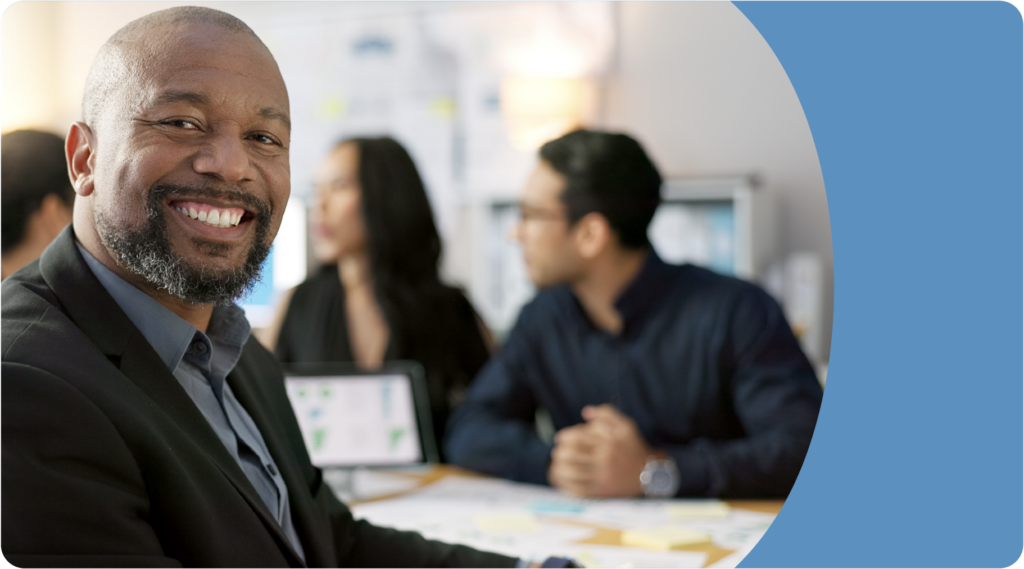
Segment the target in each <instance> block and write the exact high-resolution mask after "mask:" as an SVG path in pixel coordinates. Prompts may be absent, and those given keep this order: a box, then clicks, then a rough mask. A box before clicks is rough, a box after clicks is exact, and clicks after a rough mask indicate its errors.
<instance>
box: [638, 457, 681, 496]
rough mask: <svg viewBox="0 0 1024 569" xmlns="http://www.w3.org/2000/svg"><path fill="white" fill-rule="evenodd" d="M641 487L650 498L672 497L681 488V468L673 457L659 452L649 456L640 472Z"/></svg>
mask: <svg viewBox="0 0 1024 569" xmlns="http://www.w3.org/2000/svg"><path fill="white" fill-rule="evenodd" d="M640 487H641V488H643V490H644V496H646V497H648V498H671V497H672V496H675V495H676V491H677V490H679V469H678V468H676V461H674V460H672V457H670V456H668V455H666V454H662V453H658V454H652V455H651V456H648V457H647V464H646V465H644V470H643V472H641V473H640Z"/></svg>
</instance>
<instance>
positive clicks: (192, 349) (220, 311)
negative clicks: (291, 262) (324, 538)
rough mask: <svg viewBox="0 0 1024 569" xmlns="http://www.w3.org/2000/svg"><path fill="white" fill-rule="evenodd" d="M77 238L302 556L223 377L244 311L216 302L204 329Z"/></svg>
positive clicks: (272, 471)
mask: <svg viewBox="0 0 1024 569" xmlns="http://www.w3.org/2000/svg"><path fill="white" fill-rule="evenodd" d="M75 244H76V245H77V246H78V250H79V251H81V253H82V257H83V258H84V259H85V262H86V263H87V264H88V265H89V268H90V269H91V270H92V272H93V274H94V275H96V278H97V279H99V281H100V283H101V284H102V285H103V287H104V288H106V289H107V292H108V293H110V296H112V297H113V298H114V300H115V301H116V302H117V304H118V305H119V306H120V307H121V310H124V312H125V314H127V315H128V318H129V319H130V320H131V321H132V323H133V324H135V327H136V328H138V329H139V331H140V332H142V335H143V336H144V337H145V338H146V340H147V341H148V342H149V343H150V345H151V346H153V349H154V350H156V353H157V355H159V356H160V359H161V360H163V362H164V363H165V364H166V365H167V367H168V369H170V370H171V372H172V373H173V374H174V377H175V378H176V379H177V380H178V382H179V383H180V384H181V386H182V388H184V389H185V392H186V393H188V395H189V397H191V398H192V401H193V402H195V404H196V407H198V408H199V410H200V411H201V412H202V414H203V416H204V417H206V420H207V421H208V422H209V423H210V426H211V427H213V430H214V432H215V433H217V437H218V438H220V440H221V442H223V443H224V446H225V447H227V449H228V452H229V453H231V456H232V457H234V459H235V460H236V461H237V462H238V464H239V466H241V468H242V472H244V473H245V475H246V477H247V478H248V479H249V481H250V482H252V485H253V487H254V488H256V491H257V492H258V493H259V495H260V498H262V499H263V502H264V503H265V504H266V505H267V508H268V509H269V510H270V513H271V514H273V516H274V517H275V518H276V519H277V522H278V523H279V524H280V525H281V528H282V529H283V530H284V532H285V535H287V536H288V539H289V540H290V541H291V543H292V545H293V546H294V547H295V550H296V551H297V552H298V554H299V556H300V557H303V559H305V555H304V553H303V550H302V544H301V543H300V542H299V538H298V536H297V535H296V534H295V527H294V526H293V525H292V516H291V507H290V506H289V504H288V489H287V488H286V487H285V485H284V479H283V478H281V473H280V472H279V471H278V469H277V465H275V464H274V459H273V458H272V457H271V456H270V452H269V451H268V450H267V445H266V443H264V442H263V437H262V436H261V435H260V431H259V429H258V428H256V424H255V423H253V421H252V418H251V417H250V416H249V413H247V412H246V410H245V409H244V408H243V407H242V405H241V404H240V403H239V402H238V400H237V399H235V396H234V394H233V393H232V392H231V386H230V385H228V383H227V382H226V381H225V378H226V377H227V375H228V373H230V372H231V370H232V369H234V367H235V364H237V363H238V360H239V358H241V357H242V348H243V347H244V346H245V342H246V340H248V339H249V333H250V328H249V322H248V320H246V319H245V313H244V312H243V311H242V309H241V308H239V307H238V306H235V305H231V306H218V307H216V308H214V309H213V316H212V317H211V318H210V325H209V326H208V327H207V330H206V332H207V333H206V334H204V333H202V332H200V331H199V330H197V329H196V328H195V326H192V325H191V324H189V323H188V322H186V321H185V320H183V319H182V318H180V317H179V316H178V315H176V314H174V313H173V312H171V311H170V310H169V309H167V308H166V307H164V306H163V305H162V304H160V303H159V302H157V301H156V300H154V299H153V297H151V296H149V295H148V294H146V293H144V292H142V291H141V290H139V289H137V288H135V287H134V286H132V285H131V284H129V283H128V282H126V281H125V280H124V279H122V278H121V277H119V276H117V275H116V274H114V272H113V271H111V270H110V269H108V268H107V267H105V266H104V265H103V264H102V263H100V262H99V261H98V260H96V258H95V257H93V256H92V255H91V254H90V253H89V252H88V251H86V250H85V248H84V247H82V246H81V245H80V244H78V243H77V242H76V243H75Z"/></svg>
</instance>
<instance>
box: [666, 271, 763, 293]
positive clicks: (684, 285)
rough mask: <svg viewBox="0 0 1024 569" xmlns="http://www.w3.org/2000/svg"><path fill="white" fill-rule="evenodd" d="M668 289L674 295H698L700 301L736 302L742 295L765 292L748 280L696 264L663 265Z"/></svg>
mask: <svg viewBox="0 0 1024 569" xmlns="http://www.w3.org/2000/svg"><path fill="white" fill-rule="evenodd" d="M665 274H666V275H667V276H668V279H667V280H668V285H669V289H670V290H671V291H672V292H673V293H675V295H676V296H687V297H698V298H699V299H700V300H702V301H708V300H712V299H717V300H718V301H727V302H736V301H738V300H739V299H741V298H744V297H750V296H755V297H761V296H763V295H766V294H767V293H765V292H764V290H763V289H762V288H761V287H760V286H758V285H756V284H754V283H752V282H750V281H746V280H743V279H741V278H737V277H734V276H730V275H724V274H722V273H718V272H715V271H713V270H711V269H706V268H704V267H699V266H697V265H691V264H682V265H670V264H666V265H665Z"/></svg>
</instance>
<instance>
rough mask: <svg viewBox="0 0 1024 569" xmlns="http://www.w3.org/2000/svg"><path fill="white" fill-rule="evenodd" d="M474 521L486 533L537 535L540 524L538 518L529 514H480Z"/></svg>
mask: <svg viewBox="0 0 1024 569" xmlns="http://www.w3.org/2000/svg"><path fill="white" fill-rule="evenodd" d="M474 521H475V522H476V525H477V527H479V528H480V529H482V530H484V531H494V532H521V533H536V532H539V531H540V523H538V522H537V518H536V516H534V515H533V514H527V513H508V514H478V515H477V516H476V517H475V518H474Z"/></svg>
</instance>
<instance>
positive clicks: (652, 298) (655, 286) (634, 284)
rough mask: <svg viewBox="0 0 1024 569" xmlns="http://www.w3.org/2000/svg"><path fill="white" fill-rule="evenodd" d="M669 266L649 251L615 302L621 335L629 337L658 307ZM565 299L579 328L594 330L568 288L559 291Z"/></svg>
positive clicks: (581, 306) (577, 300) (567, 307)
mask: <svg viewBox="0 0 1024 569" xmlns="http://www.w3.org/2000/svg"><path fill="white" fill-rule="evenodd" d="M668 266H669V265H667V264H666V263H665V262H664V261H662V260H661V257H659V256H658V254H657V253H655V252H654V250H653V249H652V250H651V251H650V253H649V254H648V255H647V259H646V260H645V261H644V264H643V265H642V266H641V267H640V271H639V272H638V273H637V274H636V276H635V277H634V278H633V280H632V281H630V283H629V284H628V285H626V288H624V289H623V291H622V292H621V293H619V296H618V298H616V299H615V310H616V311H618V313H619V316H621V317H622V333H623V334H628V333H630V332H631V331H632V330H634V329H635V328H636V326H638V325H639V323H640V322H641V321H642V320H643V318H644V317H645V316H646V315H647V314H648V313H649V312H650V311H651V310H652V309H653V308H654V307H655V306H657V300H658V298H660V297H661V295H662V293H663V292H664V290H665V286H664V283H665V273H666V270H667V269H668ZM559 292H560V293H561V295H563V297H564V301H563V302H564V303H565V304H563V306H565V307H566V309H568V311H569V312H570V313H571V314H572V316H571V317H572V318H573V319H574V320H576V322H577V323H578V324H580V325H582V326H590V327H593V326H594V324H593V323H592V322H591V321H590V318H589V317H588V316H587V314H586V311H585V310H584V309H583V305H581V304H580V302H579V299H577V298H576V295H575V294H573V292H572V289H571V288H570V287H569V286H563V287H561V291H559Z"/></svg>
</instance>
